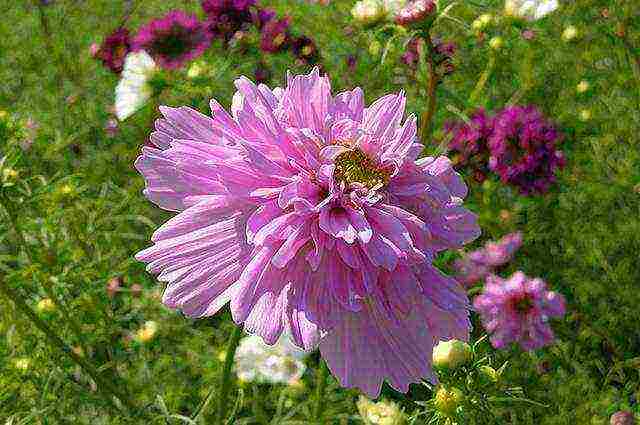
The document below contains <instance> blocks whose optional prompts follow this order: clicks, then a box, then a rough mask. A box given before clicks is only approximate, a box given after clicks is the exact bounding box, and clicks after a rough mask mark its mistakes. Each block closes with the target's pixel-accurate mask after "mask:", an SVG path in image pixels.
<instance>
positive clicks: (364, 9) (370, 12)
mask: <svg viewBox="0 0 640 425" xmlns="http://www.w3.org/2000/svg"><path fill="white" fill-rule="evenodd" d="M351 15H352V16H353V18H354V19H355V20H356V21H358V22H360V23H361V24H363V25H370V24H374V23H376V22H378V21H379V20H381V19H382V18H383V17H384V9H383V8H382V4H381V3H380V2H379V1H378V0H360V1H359V2H357V3H356V4H355V5H354V6H353V9H351Z"/></svg>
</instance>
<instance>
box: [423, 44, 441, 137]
mask: <svg viewBox="0 0 640 425" xmlns="http://www.w3.org/2000/svg"><path fill="white" fill-rule="evenodd" d="M424 40H425V42H426V48H427V51H426V52H425V53H424V55H425V59H426V65H427V71H428V72H429V82H428V84H427V98H428V103H427V109H426V110H425V111H424V112H423V113H422V114H421V116H420V119H421V123H420V137H421V140H422V143H427V140H428V139H429V138H430V137H431V129H432V127H433V118H434V116H435V113H436V88H437V87H438V75H437V72H436V65H435V63H434V62H433V42H432V41H431V34H429V33H428V32H427V33H426V34H425V35H424ZM421 56H422V55H421Z"/></svg>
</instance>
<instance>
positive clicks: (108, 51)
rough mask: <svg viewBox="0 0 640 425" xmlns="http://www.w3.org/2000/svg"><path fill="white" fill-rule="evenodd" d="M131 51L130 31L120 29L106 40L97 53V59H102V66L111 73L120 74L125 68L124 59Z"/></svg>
mask: <svg viewBox="0 0 640 425" xmlns="http://www.w3.org/2000/svg"><path fill="white" fill-rule="evenodd" d="M130 51H131V40H130V39H129V30H128V29H126V28H118V29H117V30H115V31H114V32H112V33H111V34H109V35H108V36H107V37H106V38H105V39H104V41H103V42H102V44H101V45H100V47H99V48H98V50H97V51H96V54H95V57H96V59H100V60H101V61H102V64H103V65H104V66H106V67H107V68H109V69H110V70H111V71H113V72H115V73H116V74H119V73H121V72H122V68H123V66H124V58H125V57H126V56H127V53H129V52H130Z"/></svg>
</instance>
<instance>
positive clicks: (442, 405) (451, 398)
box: [434, 387, 464, 416]
mask: <svg viewBox="0 0 640 425" xmlns="http://www.w3.org/2000/svg"><path fill="white" fill-rule="evenodd" d="M463 400H464V394H462V391H460V390H459V389H457V388H455V387H451V388H449V389H447V388H444V387H440V388H438V391H436V397H435V401H434V405H435V407H436V409H438V410H439V411H440V412H441V413H443V414H444V415H445V416H453V415H454V414H455V413H456V410H457V409H458V407H459V406H460V405H461V404H462V401H463Z"/></svg>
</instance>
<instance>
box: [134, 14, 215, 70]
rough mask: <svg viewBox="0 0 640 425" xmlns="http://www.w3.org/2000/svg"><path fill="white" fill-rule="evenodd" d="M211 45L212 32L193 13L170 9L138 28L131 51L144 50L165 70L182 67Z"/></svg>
mask: <svg viewBox="0 0 640 425" xmlns="http://www.w3.org/2000/svg"><path fill="white" fill-rule="evenodd" d="M210 45H211V33H210V32H209V31H208V30H207V28H206V26H205V25H204V24H203V23H202V22H200V21H199V20H198V18H197V17H196V16H195V15H188V14H186V13H185V12H183V11H181V10H172V11H171V12H169V13H167V15H165V16H164V17H163V18H160V19H154V20H152V21H151V22H149V23H148V24H147V25H145V26H143V27H142V28H140V30H139V31H138V34H137V35H136V36H135V38H134V39H133V50H134V51H140V50H144V51H146V52H147V53H149V55H151V57H153V59H154V60H155V61H156V63H157V64H158V65H159V66H160V67H162V68H166V69H176V68H180V67H182V66H183V65H184V64H185V63H186V62H188V61H190V60H192V59H194V58H196V57H198V56H200V55H201V54H202V53H204V51H205V50H206V49H207V48H208V47H209V46H210Z"/></svg>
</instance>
